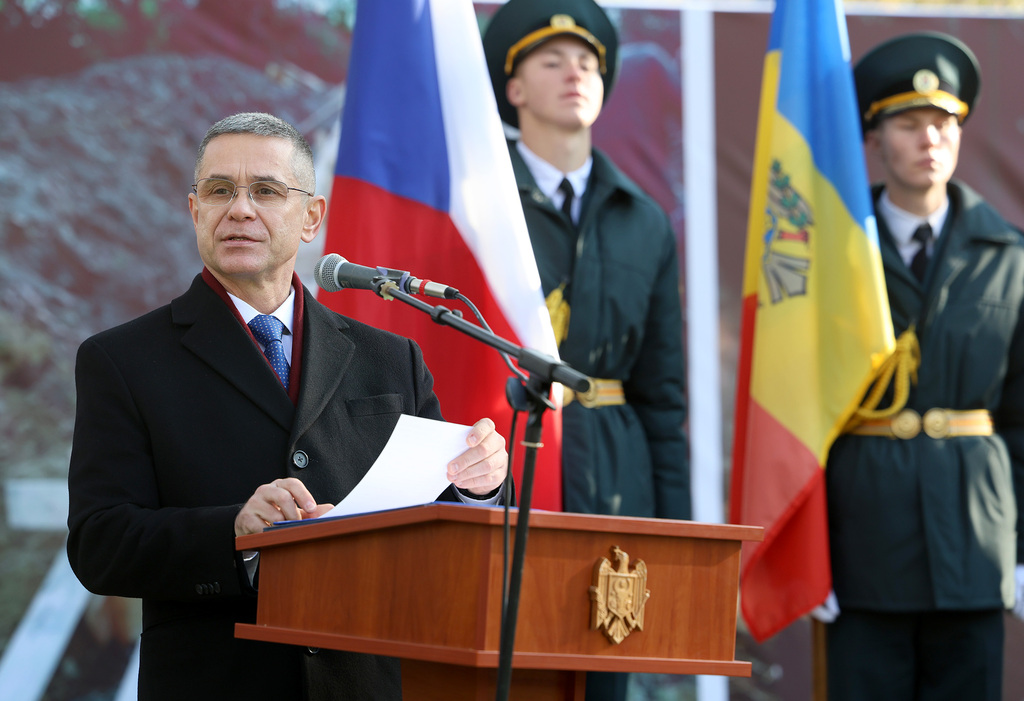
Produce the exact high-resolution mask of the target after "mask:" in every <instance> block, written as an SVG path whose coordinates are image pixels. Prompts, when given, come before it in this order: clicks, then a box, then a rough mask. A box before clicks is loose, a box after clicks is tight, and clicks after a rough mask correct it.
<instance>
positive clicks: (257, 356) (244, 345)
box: [171, 276, 295, 429]
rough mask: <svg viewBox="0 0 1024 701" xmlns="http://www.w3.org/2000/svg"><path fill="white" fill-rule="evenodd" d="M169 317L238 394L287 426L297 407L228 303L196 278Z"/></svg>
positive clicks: (187, 344)
mask: <svg viewBox="0 0 1024 701" xmlns="http://www.w3.org/2000/svg"><path fill="white" fill-rule="evenodd" d="M171 318H172V320H173V321H174V323H175V324H177V325H179V326H185V327H187V329H186V330H185V331H184V333H183V334H182V337H181V343H182V345H183V346H185V347H186V348H188V349H189V350H190V351H191V352H192V353H194V354H195V355H196V356H197V357H198V358H199V359H200V360H202V361H203V362H204V363H206V364H207V365H209V366H210V367H211V368H212V369H213V370H214V371H215V372H217V373H218V374H219V375H220V376H222V377H223V378H224V379H225V380H227V381H228V382H229V383H230V384H231V385H232V386H233V387H234V388H235V389H236V390H238V392H239V393H240V394H242V395H243V396H245V397H246V398H247V399H249V401H251V402H252V403H253V404H255V405H257V406H258V407H260V409H262V410H263V411H264V412H266V414H267V415H268V416H270V417H271V418H272V419H273V420H274V421H275V422H277V423H278V424H280V425H281V426H282V427H283V428H285V429H289V428H290V427H291V425H292V421H293V416H294V412H295V409H294V407H293V406H292V403H291V401H290V400H289V399H288V395H287V394H286V393H285V392H284V391H283V388H282V387H281V384H280V382H278V380H277V377H276V376H275V375H274V371H273V370H272V369H271V368H270V366H269V365H268V364H267V362H266V359H265V358H264V357H263V354H262V353H261V352H260V349H259V347H258V346H257V345H256V344H255V343H253V341H252V339H251V338H249V335H248V334H247V333H246V331H245V329H243V328H242V327H241V325H240V324H239V322H238V320H237V319H236V318H235V316H234V315H233V314H232V313H231V310H230V309H228V307H227V305H226V304H225V303H224V301H223V300H222V299H221V298H220V297H218V296H217V294H216V293H215V292H214V291H213V290H211V289H210V288H209V286H208V285H207V284H206V283H205V282H203V280H202V277H201V276H197V277H196V278H195V280H194V281H193V282H192V287H191V288H189V290H188V292H186V293H185V294H184V295H182V296H181V297H178V298H177V299H175V300H174V301H172V302H171Z"/></svg>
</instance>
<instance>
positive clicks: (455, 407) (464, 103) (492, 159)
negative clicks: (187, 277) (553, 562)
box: [318, 0, 562, 510]
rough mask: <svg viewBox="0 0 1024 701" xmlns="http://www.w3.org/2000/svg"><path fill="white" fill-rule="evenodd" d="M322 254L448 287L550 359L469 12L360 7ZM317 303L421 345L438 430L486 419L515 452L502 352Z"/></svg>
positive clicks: (366, 308) (343, 301)
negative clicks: (441, 425)
mask: <svg viewBox="0 0 1024 701" xmlns="http://www.w3.org/2000/svg"><path fill="white" fill-rule="evenodd" d="M324 252H325V253H339V254H341V255H342V256H344V257H345V258H346V259H348V260H349V261H351V262H353V263H357V264H359V265H365V266H370V267H377V266H384V267H387V268H392V269H400V270H408V271H410V272H411V273H412V274H413V275H414V276H415V277H418V278H421V279H424V280H433V281H436V282H439V283H444V284H445V285H449V286H451V287H455V288H457V289H458V290H459V291H460V292H462V294H463V295H465V296H466V297H468V298H469V299H470V300H471V301H472V302H473V303H474V304H475V305H476V306H477V307H478V308H479V310H480V311H481V313H482V314H483V316H484V318H485V320H486V321H487V323H488V324H489V325H490V326H491V328H492V330H493V331H494V332H495V333H496V334H497V335H498V336H501V337H503V338H505V339H507V340H509V341H512V342H513V343H516V344H518V345H521V346H525V347H528V348H532V349H534V350H538V351H541V352H543V353H546V354H548V355H550V356H552V357H556V358H557V357H558V351H557V346H556V345H555V337H554V333H553V332H552V329H551V322H550V318H549V316H548V313H547V309H546V307H545V306H544V297H543V293H542V291H541V284H540V275H539V274H538V272H537V264H536V262H535V260H534V257H533V249H532V247H531V245H530V239H529V234H528V233H527V230H526V222H525V219H524V217H523V211H522V205H521V204H520V200H519V191H518V188H517V187H516V183H515V176H514V175H513V173H512V163H511V161H510V160H509V155H508V149H507V146H506V143H505V137H504V134H503V132H502V127H501V120H500V118H499V117H498V108H497V105H496V103H495V101H494V94H493V91H492V89H491V85H490V79H489V78H488V75H487V68H486V64H485V60H484V52H483V45H482V42H481V38H480V29H479V27H478V25H477V22H476V16H475V14H474V12H473V6H472V3H471V1H470V0H388V2H382V1H381V0H361V1H360V2H359V4H358V6H357V12H356V24H355V29H354V33H353V38H352V54H351V58H350V63H349V74H348V83H347V86H346V95H345V107H344V111H343V114H342V118H341V142H340V145H339V148H338V160H337V166H336V167H335V179H334V186H333V190H332V194H331V203H330V212H329V214H328V219H327V238H326V242H325V251H324ZM318 299H319V300H320V301H322V302H323V303H325V304H326V305H327V306H329V307H331V308H332V309H334V310H336V311H338V312H341V313H343V314H346V315H348V316H351V317H354V318H356V319H359V320H361V321H364V322H367V323H370V324H372V325H374V326H377V327H379V328H383V329H387V330H389V331H393V332H395V333H398V334H401V335H403V336H407V337H409V338H412V339H413V340H415V341H416V342H417V343H418V344H419V345H420V346H421V347H422V349H423V354H424V357H425V359H426V362H427V365H428V367H429V368H430V371H431V373H432V374H433V375H434V381H435V391H436V393H437V395H438V397H439V399H440V400H441V408H442V411H443V412H444V415H445V418H446V419H447V420H449V421H454V422H458V423H465V424H472V423H474V422H475V421H477V420H478V419H480V418H482V417H489V418H491V419H493V420H494V422H495V424H496V425H497V427H498V431H499V432H500V433H501V434H502V435H504V436H505V437H506V439H507V440H508V441H509V444H510V446H511V444H512V441H513V440H514V437H512V436H510V435H509V428H510V425H511V416H512V412H511V409H510V408H509V406H508V403H507V400H506V399H505V383H506V379H507V378H508V377H509V376H510V375H511V372H510V371H509V369H508V368H507V367H506V366H505V364H504V362H503V360H502V359H501V356H500V355H499V354H498V352H497V351H495V350H494V349H492V348H490V347H489V346H486V345H484V344H482V343H480V342H478V341H475V340H473V339H471V338H469V337H467V336H465V335H463V334H461V333H459V332H458V331H456V330H455V329H452V328H450V327H448V326H444V325H440V324H437V323H435V322H434V321H433V320H432V319H431V317H430V316H428V315H427V314H424V313H423V312H420V311H417V310H416V309H413V308H412V307H410V306H408V305H406V304H403V303H402V302H398V301H385V300H383V299H381V298H379V297H377V296H376V295H374V294H373V293H372V292H368V291H365V290H343V291H341V292H335V293H326V292H323V291H321V292H320V293H319V296H318ZM433 301H435V302H436V301H437V300H433ZM442 301H443V302H444V305H443V306H445V307H447V308H449V309H452V310H453V311H455V310H456V309H457V308H458V307H461V305H460V304H459V303H458V302H457V301H455V300H451V301H449V300H442ZM461 311H463V313H464V315H465V317H466V318H467V319H468V320H470V321H474V322H475V319H474V318H473V315H472V314H471V313H470V311H469V310H467V309H464V308H463V309H462V310H461ZM548 416H549V420H547V421H545V428H544V444H545V447H544V448H543V449H541V450H540V451H539V453H538V456H537V468H536V470H537V471H536V475H535V482H534V484H535V486H534V494H533V502H532V505H533V506H534V507H535V508H540V509H550V510H561V507H562V500H561V472H560V465H561V440H560V427H561V421H560V420H558V416H557V413H556V412H548ZM518 477H519V475H517V484H519V483H521V481H520V480H519V479H518Z"/></svg>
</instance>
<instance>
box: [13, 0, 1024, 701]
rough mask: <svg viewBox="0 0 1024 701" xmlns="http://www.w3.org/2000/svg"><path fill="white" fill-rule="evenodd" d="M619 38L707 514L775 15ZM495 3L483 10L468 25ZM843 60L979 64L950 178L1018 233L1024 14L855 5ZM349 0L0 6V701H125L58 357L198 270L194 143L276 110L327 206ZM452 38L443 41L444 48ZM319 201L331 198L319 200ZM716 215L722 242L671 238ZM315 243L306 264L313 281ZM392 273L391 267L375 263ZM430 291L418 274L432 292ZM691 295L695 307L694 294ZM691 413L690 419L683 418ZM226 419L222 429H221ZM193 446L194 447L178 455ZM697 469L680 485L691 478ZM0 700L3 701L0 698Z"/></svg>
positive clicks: (778, 640) (624, 104)
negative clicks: (704, 71) (70, 477)
mask: <svg viewBox="0 0 1024 701" xmlns="http://www.w3.org/2000/svg"><path fill="white" fill-rule="evenodd" d="M602 4H604V5H606V6H607V7H608V8H609V10H610V14H611V15H612V16H613V19H614V21H615V22H616V23H617V25H618V26H619V28H620V32H621V40H622V49H621V56H622V67H621V73H620V78H619V81H618V84H617V87H616V88H615V91H614V92H613V93H612V95H611V97H610V99H609V101H608V104H607V106H606V108H605V111H604V112H603V114H602V116H601V119H600V120H599V121H598V123H597V126H596V128H595V141H596V143H597V145H598V146H599V147H601V148H603V149H604V150H605V151H606V152H608V153H609V154H610V155H611V156H612V158H613V159H614V160H615V161H616V162H617V163H618V164H619V165H620V166H621V167H622V168H623V170H625V171H626V172H627V174H628V175H630V176H631V177H632V178H633V179H634V180H636V181H637V182H638V183H640V185H641V186H643V187H644V188H645V189H646V190H647V191H648V192H649V193H651V195H652V196H654V197H655V198H656V199H657V200H658V202H659V203H660V204H661V205H662V206H663V207H664V208H665V210H666V211H667V212H669V214H670V216H671V219H672V222H673V225H674V227H675V231H676V234H677V241H678V245H679V248H680V252H681V254H682V255H683V258H681V265H682V264H683V261H684V260H685V253H686V250H685V238H686V236H691V237H694V236H696V237H714V238H715V240H716V241H717V250H718V270H717V275H713V276H712V279H717V288H718V289H717V295H718V299H719V310H718V311H719V320H720V323H719V329H718V337H717V338H714V337H712V338H707V339H700V342H701V343H705V342H706V343H707V344H708V347H710V348H712V349H713V350H714V349H717V350H716V352H717V355H718V358H719V361H720V365H721V378H722V383H721V384H722V387H721V396H720V403H719V404H718V405H717V406H715V407H714V408H713V410H714V411H720V412H721V415H722V416H721V419H722V426H723V431H722V434H723V435H722V436H721V437H720V443H721V446H722V462H723V464H724V465H725V466H726V472H725V474H724V475H723V476H722V488H721V497H720V499H721V501H722V502H723V503H724V501H725V500H726V498H727V494H726V490H727V486H728V465H729V455H728V451H729V449H730V446H731V442H732V437H731V425H732V416H731V414H732V400H733V393H734V389H733V385H734V382H733V373H734V372H735V364H736V353H737V350H736V345H737V344H736V339H737V336H738V331H739V296H740V282H741V270H742V263H743V246H744V242H745V240H746V216H747V198H748V196H749V187H750V180H751V161H752V155H753V148H754V136H755V125H756V120H757V113H756V111H757V103H758V97H759V91H760V79H761V68H762V59H763V55H764V50H765V47H766V45H767V32H768V22H769V15H768V14H767V13H769V12H770V11H771V7H772V6H771V3H770V2H760V1H754V2H736V3H732V2H719V3H710V2H697V1H693V2H687V1H684V0H679V1H678V2H672V1H669V0H650V1H649V2H643V1H642V0H637V1H635V2H633V1H631V0H621V2H618V3H616V2H602ZM496 7H497V5H495V4H492V3H477V4H476V8H477V15H478V18H479V21H480V25H481V27H482V26H484V25H485V23H486V22H487V20H488V19H489V17H490V16H491V15H492V14H493V12H494V10H495V9H496ZM694 8H696V9H698V10H704V11H706V10H708V9H713V10H714V12H713V24H712V25H711V26H712V27H713V29H712V32H713V35H712V36H711V37H710V39H711V40H712V41H713V46H714V54H713V55H714V70H713V75H714V100H713V104H706V105H689V106H688V107H689V109H699V110H707V111H708V112H707V114H710V115H711V117H712V119H713V123H714V126H715V130H716V134H717V140H716V143H715V146H714V150H713V154H714V155H713V162H712V163H709V164H708V168H707V169H708V173H709V177H713V178H714V179H715V183H716V185H717V201H696V202H688V201H686V198H685V196H684V193H685V191H686V188H685V183H684V182H683V172H684V171H683V168H684V158H686V157H687V153H686V150H685V149H684V145H683V138H682V126H683V115H684V113H685V111H684V99H685V95H684V93H683V89H682V87H681V83H682V69H683V62H684V61H685V51H684V47H682V46H681V44H682V41H681V38H680V37H681V36H682V23H683V19H682V15H683V12H685V11H688V10H692V9H694ZM847 11H848V12H849V13H850V16H849V18H848V24H849V30H850V39H851V47H852V52H853V58H854V60H856V58H858V57H859V56H860V55H861V54H862V53H864V51H866V50H867V49H868V48H869V47H870V46H872V45H874V44H875V43H877V42H879V41H881V40H883V39H885V38H888V37H889V36H894V35H896V34H900V33H904V32H907V31H913V30H919V29H936V30H941V31H946V32H949V33H952V34H954V35H957V36H959V37H960V38H962V39H963V40H965V41H966V42H967V43H968V44H969V45H971V46H972V48H974V50H975V51H976V53H977V54H978V57H979V60H980V63H981V66H982V72H983V89H982V93H981V100H980V102H979V104H978V107H977V109H976V112H975V114H974V115H973V116H972V119H971V121H970V123H969V124H968V128H967V130H966V131H965V135H964V143H963V150H962V155H961V167H960V169H959V171H958V176H959V177H960V178H961V179H963V180H965V181H967V182H968V183H970V184H971V185H972V186H973V187H975V188H976V189H978V190H979V191H980V192H981V193H982V194H983V195H984V196H985V197H987V198H988V199H989V201H990V202H992V203H993V204H994V205H995V206H996V207H997V208H998V209H999V210H1000V211H1001V212H1002V213H1003V214H1004V216H1006V217H1007V218H1009V219H1010V220H1011V221H1013V222H1015V223H1016V224H1018V225H1021V224H1024V100H1022V99H1021V98H1020V96H1019V95H1020V84H1019V79H1018V72H1019V69H1018V68H1017V66H1019V65H1021V63H1022V61H1024V21H1022V20H1021V19H1020V17H1021V16H1022V14H1021V10H1020V8H1019V6H1009V7H1007V6H1001V7H991V6H989V5H987V4H979V3H970V4H963V3H949V4H942V5H934V4H933V5H929V6H928V7H927V8H924V9H922V8H919V7H914V6H904V5H896V4H893V3H875V4H872V5H865V4H861V3H847ZM354 22H355V0H247V1H246V2H245V3H226V2H217V1H216V0H20V1H11V0H0V490H2V499H0V650H2V653H0V655H2V656H0V699H4V700H5V701H6V700H7V699H12V700H14V701H22V700H24V701H36V700H37V699H48V700H51V701H62V700H71V699H90V700H99V699H114V698H118V699H129V698H133V694H134V686H133V684H134V680H133V678H132V673H133V667H132V664H133V654H134V652H135V647H136V642H137V639H138V635H139V630H140V624H141V621H140V607H139V606H138V603H137V602H136V601H132V600H122V599H110V598H100V597H94V596H92V595H89V594H88V593H86V592H85V591H84V590H82V589H81V587H80V585H78V583H77V580H75V579H74V576H73V574H71V573H70V569H69V568H68V565H67V559H66V556H65V554H64V549H63V548H64V538H65V532H66V523H65V520H66V517H67V490H66V476H67V464H68V456H69V452H70V440H71V432H72V428H73V422H74V405H75V393H74V356H75V351H76V349H77V347H78V344H79V343H80V342H81V341H82V340H83V339H84V338H86V337H87V336H89V335H91V334H93V333H95V332H97V331H99V330H102V329H104V328H107V327H109V326H112V325H114V324H118V323H120V322H123V321H126V320H128V319H130V318H133V317H135V316H137V315H139V314H141V313H143V312H145V311H148V310H149V309H152V308H154V307H156V306H159V305H161V304H164V303H166V302H168V301H169V300H170V299H172V298H173V297H175V296H177V295H178V294H180V293H181V292H182V291H184V290H185V289H186V287H187V285H188V284H189V282H190V281H191V279H192V278H193V276H194V275H195V274H196V273H197V272H198V271H199V269H200V265H201V264H200V262H199V258H198V255H197V253H196V250H195V239H194V233H193V230H192V226H191V220H190V217H189V214H188V207H187V194H188V192H189V189H190V185H191V182H192V167H193V161H194V156H195V150H196V148H197V146H198V143H199V141H200V139H201V138H202V136H203V134H204V132H205V130H206V129H207V127H208V126H209V125H210V124H211V123H213V122H214V121H216V120H217V119H219V118H221V117H223V116H226V115H228V114H231V113H234V112H239V111H268V112H273V113H275V114H278V115H280V116H281V117H283V118H285V119H287V120H288V121H290V122H292V123H293V124H295V125H296V126H298V128H299V129H300V130H301V131H302V132H303V133H305V134H306V136H307V138H308V139H309V140H310V142H311V143H312V145H313V147H314V150H315V152H316V156H317V162H318V179H319V183H320V187H321V192H324V189H325V188H328V189H329V187H330V183H331V178H332V173H333V167H334V159H335V150H336V148H337V139H338V129H339V116H340V112H341V109H342V106H343V104H344V93H345V79H346V72H347V61H348V51H349V44H350V38H351V33H352V27H353V25H354ZM453 39H457V38H453ZM324 194H327V195H329V192H324ZM697 208H709V209H710V210H711V211H713V213H714V215H715V217H716V218H717V222H718V228H717V231H714V230H709V231H690V232H687V231H686V226H685V224H686V212H687V211H689V212H691V213H692V212H695V211H697ZM322 239H323V236H322V235H321V236H320V237H319V238H318V239H317V241H316V242H314V243H313V244H311V245H309V246H307V247H306V248H305V249H303V251H302V252H301V258H300V275H302V276H303V278H304V279H305V280H306V281H307V284H312V282H311V274H310V273H311V270H312V265H313V263H314V262H315V261H316V259H317V258H318V257H319V256H320V254H321V253H322V251H321V249H319V248H318V245H319V243H318V242H320V241H322ZM383 262H384V263H385V264H386V261H383ZM425 274H429V271H425ZM684 294H690V295H695V294H696V295H699V294H701V290H700V289H695V288H694V287H693V286H691V287H689V288H687V290H686V291H684ZM702 409H703V407H702V406H700V405H699V404H692V403H691V411H692V412H699V411H701V410H702ZM225 420H229V419H228V418H227V417H225ZM183 440H187V437H183ZM700 469H701V466H700V465H694V470H700ZM1008 620H1009V623H1008V629H1007V650H1008V655H1009V657H1008V662H1007V665H1006V667H1007V671H1006V675H1007V684H1006V694H1007V695H1006V698H1007V699H1022V698H1024V669H1022V666H1021V665H1019V664H1014V663H1013V662H1012V660H1014V659H1016V660H1019V659H1020V658H1021V656H1022V655H1024V623H1022V622H1020V621H1018V620H1016V619H1008ZM737 658H739V659H748V660H753V663H754V667H753V671H754V673H753V677H752V678H751V679H735V680H730V682H729V686H728V689H729V692H728V693H729V696H730V698H733V699H750V700H751V701H753V700H763V699H764V700H766V699H793V700H800V699H807V698H809V697H810V682H809V677H810V671H809V670H810V644H809V633H808V625H807V623H806V622H800V623H798V624H795V625H793V626H791V627H790V628H789V629H787V630H786V631H784V632H783V633H781V634H780V635H778V636H776V637H775V638H773V639H771V640H769V641H768V642H767V643H765V644H764V645H755V644H754V643H753V642H752V641H751V640H750V638H749V637H748V636H746V635H745V634H744V633H743V631H742V630H741V634H740V637H739V640H738V649H737ZM7 692H10V693H11V694H14V695H11V696H8V695H5V693H7ZM694 694H695V692H694V685H693V683H692V680H683V679H672V678H667V677H656V676H651V677H645V678H643V679H638V680H635V681H634V684H633V688H632V690H631V695H632V697H633V698H634V699H683V698H691V697H693V696H694Z"/></svg>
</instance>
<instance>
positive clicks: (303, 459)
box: [292, 450, 309, 470]
mask: <svg viewBox="0 0 1024 701" xmlns="http://www.w3.org/2000/svg"><path fill="white" fill-rule="evenodd" d="M292 462H293V463H294V464H295V467H297V468H299V469H300V470H301V469H302V468H304V467H305V466H306V465H308V464H309V456H308V455H306V454H305V453H304V452H302V451H301V450H296V451H295V452H294V453H292Z"/></svg>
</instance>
